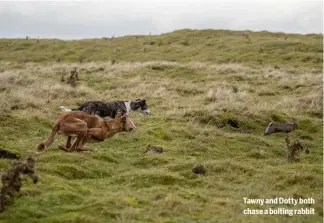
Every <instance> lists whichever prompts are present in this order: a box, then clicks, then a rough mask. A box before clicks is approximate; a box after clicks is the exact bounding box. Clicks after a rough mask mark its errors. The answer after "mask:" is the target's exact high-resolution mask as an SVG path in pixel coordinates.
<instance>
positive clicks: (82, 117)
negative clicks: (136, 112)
mask: <svg viewBox="0 0 324 223" xmlns="http://www.w3.org/2000/svg"><path fill="white" fill-rule="evenodd" d="M133 129H135V126H134V125H133V123H132V121H131V120H130V118H129V117H128V116H127V114H123V115H122V114H121V112H118V114H117V115H116V117H115V119H112V120H104V119H102V118H100V117H98V116H96V115H89V114H88V113H86V112H82V111H71V112H64V113H62V114H61V115H60V116H59V117H58V119H57V120H56V122H55V124H54V126H53V129H52V133H51V135H50V136H49V137H48V138H47V139H46V140H45V141H43V142H41V143H40V144H38V145H37V146H36V150H37V152H36V153H40V152H41V151H43V150H44V149H46V148H48V147H50V146H51V144H52V143H53V142H54V140H55V136H56V134H64V135H67V136H68V140H67V143H66V147H63V146H60V147H59V148H60V149H63V150H65V151H68V152H72V151H74V150H76V151H86V150H91V149H85V148H83V146H84V144H85V143H86V142H87V140H89V139H92V140H95V141H104V140H105V139H107V138H110V137H112V136H113V135H115V134H116V133H118V132H129V131H132V130H133ZM72 137H76V140H75V141H74V142H73V145H72V146H71V139H72Z"/></svg>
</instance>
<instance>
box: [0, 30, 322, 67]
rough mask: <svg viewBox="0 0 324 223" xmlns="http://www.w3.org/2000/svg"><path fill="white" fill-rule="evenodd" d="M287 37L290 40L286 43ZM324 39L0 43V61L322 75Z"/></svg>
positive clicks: (181, 36) (249, 36) (276, 36)
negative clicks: (188, 65)
mask: <svg viewBox="0 0 324 223" xmlns="http://www.w3.org/2000/svg"><path fill="white" fill-rule="evenodd" d="M286 37H287V38H286ZM322 54H323V35H316V34H310V35H297V34H285V33H269V32H249V31H246V32H244V36H243V32H242V31H227V30H200V31H198V30H179V31H175V32H172V33H167V34H163V35H159V36H125V37H120V38H108V39H87V40H77V41H76V40H72V41H63V40H56V39H53V40H43V39H41V40H39V42H38V43H37V40H36V39H29V40H25V39H15V40H12V39H2V40H0V60H3V61H24V62H48V61H66V62H77V61H78V58H80V57H83V58H84V61H88V62H89V61H109V60H115V61H120V60H122V61H141V62H143V61H151V60H163V61H178V62H191V61H199V62H212V63H244V64H249V65H251V64H252V65H261V66H264V65H272V66H279V67H281V66H291V67H298V68H299V69H304V68H305V67H308V68H314V69H316V70H322V62H323V55H322Z"/></svg>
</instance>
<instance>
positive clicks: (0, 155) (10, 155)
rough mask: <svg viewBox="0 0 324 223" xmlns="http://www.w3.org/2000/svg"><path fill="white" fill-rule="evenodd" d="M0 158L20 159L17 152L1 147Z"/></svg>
mask: <svg viewBox="0 0 324 223" xmlns="http://www.w3.org/2000/svg"><path fill="white" fill-rule="evenodd" d="M0 159H19V157H18V156H17V155H16V154H15V153H12V152H9V151H7V150H4V149H0Z"/></svg>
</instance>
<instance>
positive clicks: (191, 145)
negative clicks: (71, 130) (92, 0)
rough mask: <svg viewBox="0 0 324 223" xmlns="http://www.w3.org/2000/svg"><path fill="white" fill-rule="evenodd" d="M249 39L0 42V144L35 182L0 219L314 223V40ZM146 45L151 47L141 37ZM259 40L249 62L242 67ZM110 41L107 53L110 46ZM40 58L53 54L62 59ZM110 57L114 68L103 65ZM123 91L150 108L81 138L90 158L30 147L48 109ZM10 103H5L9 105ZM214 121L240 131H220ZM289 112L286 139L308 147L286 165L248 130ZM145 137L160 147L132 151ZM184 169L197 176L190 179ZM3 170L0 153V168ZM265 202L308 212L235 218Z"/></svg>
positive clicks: (317, 149)
mask: <svg viewBox="0 0 324 223" xmlns="http://www.w3.org/2000/svg"><path fill="white" fill-rule="evenodd" d="M249 35H250V38H251V40H252V43H247V42H246V41H247V40H246V39H244V38H243V37H242V35H241V33H240V32H231V31H225V30H204V31H190V30H181V31H176V32H173V33H168V34H164V35H161V36H139V37H138V38H137V39H136V38H135V37H134V36H132V37H131V36H126V37H121V38H115V39H114V40H112V41H111V42H109V43H105V41H104V40H80V41H59V40H41V41H40V43H39V44H38V45H37V44H36V43H34V42H33V40H28V41H27V40H3V39H2V40H0V46H1V49H2V50H1V49H0V55H2V56H0V57H1V58H2V61H1V62H0V67H1V69H0V126H1V128H0V147H1V148H5V149H7V150H10V151H13V152H16V153H18V154H19V155H20V156H22V157H27V156H29V155H31V156H33V157H35V158H36V168H37V174H38V175H39V178H40V181H39V183H38V184H36V185H33V184H32V183H30V182H29V183H27V184H25V185H24V186H23V189H22V191H23V192H26V195H24V196H21V197H19V198H16V199H14V200H12V202H11V204H10V205H9V206H7V209H6V211H5V212H4V213H2V214H0V222H1V223H2V222H4V223H5V222H10V223H11V222H17V223H18V222H28V223H30V222H71V223H72V222H255V223H257V222H322V221H323V148H322V145H323V122H322V119H323V95H322V91H323V88H322V73H321V71H322V62H321V61H316V60H315V59H314V58H316V57H319V58H320V59H322V56H321V55H322V53H321V52H320V51H319V49H320V50H321V49H322V42H321V41H322V36H320V35H305V36H302V35H288V39H287V40H286V41H285V40H284V34H279V36H276V34H275V33H268V32H259V33H252V32H250V33H249ZM183 37H185V38H183ZM149 41H154V44H153V45H143V42H149ZM159 41H161V42H162V45H160V47H159V46H158V44H159ZM186 41H187V42H186ZM169 42H170V44H169ZM207 44H209V45H208V47H206V45H207ZM254 44H256V45H254ZM257 44H258V45H257ZM260 45H262V48H263V50H264V52H263V54H264V55H263V56H264V57H263V56H261V57H262V58H264V61H263V65H262V66H261V65H260V64H259V65H255V64H254V63H255V58H260V55H259V48H260ZM94 46H97V47H94ZM248 46H249V48H247V47H248ZM297 46H298V47H299V48H300V50H299V51H298V52H296V54H295V53H293V54H292V55H293V56H292V57H291V59H289V60H288V59H287V60H283V57H285V56H287V55H288V54H291V50H292V49H293V48H294V47H297ZM6 47H7V48H6ZM116 47H121V52H116V53H115V54H113V53H112V52H111V51H112V50H111V49H113V48H116ZM143 47H146V48H148V50H147V51H146V52H145V53H143ZM14 49H15V50H14ZM109 49H110V50H109ZM168 50H171V51H168ZM4 51H6V52H7V54H4V53H3V52H4ZM80 52H88V53H89V54H88V55H87V56H86V62H85V63H82V64H77V63H70V62H71V61H72V62H74V61H75V60H76V59H77V58H78V56H79V53H80ZM270 52H271V53H270ZM54 54H55V55H63V54H64V55H66V56H65V57H64V58H62V59H63V61H64V63H58V62H56V59H55V57H54V56H53V55H54ZM309 55H310V57H311V58H312V59H311V60H307V61H306V60H305V61H303V59H304V58H306V57H307V56H309ZM112 56H113V57H114V58H112ZM19 58H28V60H29V61H32V62H22V61H20V59H19ZM38 58H40V59H38ZM228 58H231V59H230V60H228ZM233 58H235V60H236V62H235V63H232V62H233ZM237 58H245V59H244V60H241V63H238V61H237ZM265 58H266V59H265ZM111 59H116V60H117V62H118V63H116V64H114V65H112V64H111V63H107V62H105V61H106V60H111ZM173 60H174V61H173ZM313 60H314V61H315V62H314V61H313ZM69 61H70V62H69ZM170 61H173V62H170ZM228 62H231V63H228ZM274 65H277V66H280V69H275V68H274ZM74 66H77V67H78V69H79V77H80V81H79V83H78V86H77V87H76V88H72V87H70V86H68V85H67V84H66V83H61V82H60V78H61V73H62V72H63V70H65V72H66V73H67V72H69V71H70V70H71V69H72V68H73V67H74ZM137 98H145V99H146V100H147V103H148V106H149V108H150V110H151V112H152V114H151V115H150V116H145V115H143V114H140V113H131V117H132V120H133V121H134V123H135V124H136V126H137V129H136V131H135V132H132V133H121V134H119V135H116V136H114V137H113V138H111V139H108V140H106V141H105V142H102V143H97V144H89V145H88V146H89V147H93V148H94V147H96V148H98V151H97V152H93V153H87V152H84V153H66V152H63V151H60V150H58V149H56V148H57V145H58V144H61V143H64V142H65V141H64V140H66V139H65V138H64V137H63V136H60V137H59V138H58V139H57V141H56V142H55V143H54V145H53V146H52V149H49V150H47V151H45V152H44V153H42V154H40V155H35V151H36V149H35V146H36V144H37V143H39V142H41V141H42V140H44V139H45V138H46V137H48V135H49V134H50V131H51V126H52V125H53V123H54V121H55V119H56V118H57V117H58V116H59V114H60V110H59V106H60V105H65V106H66V107H73V106H75V105H77V104H78V103H81V102H84V101H88V100H106V101H108V100H117V99H118V100H124V99H137ZM15 105H16V106H18V110H11V109H10V108H11V107H12V106H15ZM228 120H232V121H236V122H237V123H238V124H239V126H240V130H248V131H247V132H244V131H240V130H236V129H234V128H232V127H230V126H228V125H226V123H227V122H228ZM292 120H296V121H297V123H298V124H299V128H298V129H297V130H295V131H294V132H292V133H291V134H290V135H291V140H294V139H297V138H298V139H299V140H300V141H301V142H302V143H303V144H304V145H306V146H307V147H309V148H310V154H305V152H302V153H301V160H300V162H299V163H289V162H288V161H287V158H286V154H285V146H286V145H285V141H284V135H283V134H277V135H275V134H274V135H269V136H265V137H263V136H262V134H263V131H264V130H265V128H266V126H267V125H268V123H269V122H270V121H273V122H276V123H280V122H286V121H292ZM224 125H225V126H224ZM149 144H151V145H155V146H161V147H163V148H164V153H162V154H145V153H144V152H145V150H146V147H147V146H148V145H149ZM198 164H202V165H204V166H205V168H206V170H207V171H206V174H205V175H203V176H200V175H195V174H194V173H192V171H191V169H192V168H193V167H195V166H196V165H198ZM9 166H10V161H9V160H0V171H1V172H4V171H5V170H6V169H7V168H8V167H9ZM243 197H249V198H272V197H285V198H288V197H294V198H298V197H303V198H307V197H312V198H314V199H315V201H316V203H315V204H314V205H310V206H307V205H297V206H296V207H295V206H290V205H265V206H261V207H260V206H257V205H247V204H244V203H243ZM270 207H271V208H278V207H281V208H293V209H297V208H301V207H308V208H310V207H311V208H315V215H299V216H292V217H289V216H285V215H272V216H270V215H254V216H252V215H243V214H242V211H243V210H244V209H246V208H262V209H264V208H270Z"/></svg>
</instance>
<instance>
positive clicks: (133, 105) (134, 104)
mask: <svg viewBox="0 0 324 223" xmlns="http://www.w3.org/2000/svg"><path fill="white" fill-rule="evenodd" d="M139 108H141V110H142V112H143V113H144V114H146V115H149V114H151V111H150V109H148V107H147V104H146V101H145V99H144V100H141V99H137V100H135V101H131V102H130V109H131V110H132V111H136V110H138V109H139Z"/></svg>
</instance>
